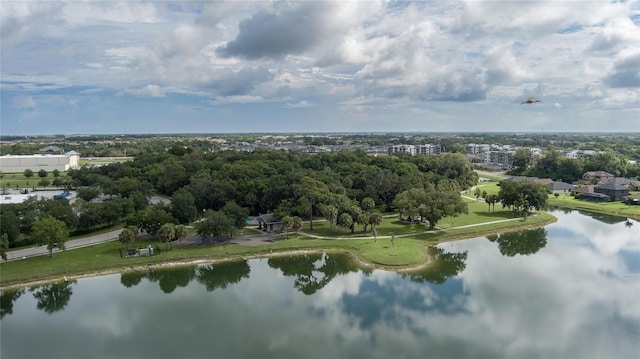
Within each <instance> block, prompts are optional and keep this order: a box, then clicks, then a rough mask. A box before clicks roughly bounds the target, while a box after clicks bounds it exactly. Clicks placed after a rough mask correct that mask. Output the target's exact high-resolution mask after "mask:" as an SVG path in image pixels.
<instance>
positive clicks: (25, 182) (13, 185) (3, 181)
mask: <svg viewBox="0 0 640 359" xmlns="http://www.w3.org/2000/svg"><path fill="white" fill-rule="evenodd" d="M66 177H67V174H66V173H65V172H60V176H59V178H60V179H62V180H64V179H65V178H66ZM43 179H47V180H49V186H47V188H49V189H55V188H56V187H55V186H53V185H52V184H51V182H53V180H54V179H55V177H54V176H53V173H51V172H49V173H47V177H39V176H38V173H37V172H34V174H33V176H32V177H30V178H28V177H25V176H24V174H22V173H3V174H2V178H0V188H7V189H17V188H20V189H22V188H27V189H31V188H33V187H38V188H41V187H40V186H38V183H39V182H40V181H41V180H43Z"/></svg>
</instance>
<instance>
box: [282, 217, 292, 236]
mask: <svg viewBox="0 0 640 359" xmlns="http://www.w3.org/2000/svg"><path fill="white" fill-rule="evenodd" d="M281 222H282V228H283V229H284V231H285V232H286V233H287V239H289V229H291V228H293V217H291V216H284V217H282V220H281Z"/></svg>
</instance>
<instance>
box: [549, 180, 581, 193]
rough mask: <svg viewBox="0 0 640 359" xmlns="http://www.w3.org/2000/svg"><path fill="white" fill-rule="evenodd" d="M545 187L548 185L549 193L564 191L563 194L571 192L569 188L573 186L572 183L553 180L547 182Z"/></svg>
mask: <svg viewBox="0 0 640 359" xmlns="http://www.w3.org/2000/svg"><path fill="white" fill-rule="evenodd" d="M547 187H549V191H550V192H551V193H560V194H562V193H564V194H569V193H571V190H572V189H574V188H575V186H574V185H572V184H569V183H566V182H561V181H553V182H551V183H549V184H547Z"/></svg>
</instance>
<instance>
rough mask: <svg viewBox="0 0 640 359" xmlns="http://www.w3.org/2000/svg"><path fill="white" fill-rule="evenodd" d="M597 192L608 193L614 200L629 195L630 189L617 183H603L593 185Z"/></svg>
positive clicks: (619, 199)
mask: <svg viewBox="0 0 640 359" xmlns="http://www.w3.org/2000/svg"><path fill="white" fill-rule="evenodd" d="M593 191H594V192H595V193H601V194H606V195H607V196H609V197H611V199H612V200H614V201H621V200H622V199H623V198H624V197H626V196H628V195H629V189H628V188H626V187H624V186H621V185H617V184H601V185H597V186H595V187H593Z"/></svg>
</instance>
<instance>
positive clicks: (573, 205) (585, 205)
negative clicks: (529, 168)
mask: <svg viewBox="0 0 640 359" xmlns="http://www.w3.org/2000/svg"><path fill="white" fill-rule="evenodd" d="M547 201H548V203H549V205H551V206H556V207H564V208H570V209H577V210H583V211H590V212H597V213H603V214H611V215H615V216H621V217H630V218H634V219H637V220H640V206H630V205H628V204H624V203H622V202H620V201H616V202H605V203H594V202H588V201H582V200H579V199H575V198H574V197H573V196H570V195H565V194H562V195H560V196H558V198H556V197H555V196H553V195H549V199H548V200H547Z"/></svg>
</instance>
